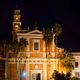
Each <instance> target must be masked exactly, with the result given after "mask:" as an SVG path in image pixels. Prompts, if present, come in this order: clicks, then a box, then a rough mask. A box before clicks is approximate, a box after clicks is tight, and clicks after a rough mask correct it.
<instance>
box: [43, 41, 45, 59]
mask: <svg viewBox="0 0 80 80" xmlns="http://www.w3.org/2000/svg"><path fill="white" fill-rule="evenodd" d="M43 57H44V58H45V57H46V52H45V41H44V40H43Z"/></svg>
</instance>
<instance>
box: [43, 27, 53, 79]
mask: <svg viewBox="0 0 80 80" xmlns="http://www.w3.org/2000/svg"><path fill="white" fill-rule="evenodd" d="M43 40H44V41H45V44H46V48H47V49H46V50H48V54H47V57H48V59H50V57H51V56H50V55H51V53H50V45H51V43H52V41H53V32H52V31H51V30H50V28H47V29H46V31H45V32H44V33H43ZM49 68H50V64H48V69H49ZM48 71H49V70H48ZM48 79H50V73H49V72H48Z"/></svg>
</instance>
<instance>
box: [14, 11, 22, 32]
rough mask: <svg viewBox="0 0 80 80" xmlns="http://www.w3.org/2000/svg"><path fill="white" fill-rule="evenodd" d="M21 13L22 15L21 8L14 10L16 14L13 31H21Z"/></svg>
mask: <svg viewBox="0 0 80 80" xmlns="http://www.w3.org/2000/svg"><path fill="white" fill-rule="evenodd" d="M20 19H21V15H20V10H14V15H13V31H15V32H19V31H20V29H21V22H20Z"/></svg>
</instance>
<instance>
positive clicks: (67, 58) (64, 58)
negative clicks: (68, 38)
mask: <svg viewBox="0 0 80 80" xmlns="http://www.w3.org/2000/svg"><path fill="white" fill-rule="evenodd" d="M58 58H59V61H60V63H61V65H62V67H64V68H66V72H71V71H72V70H73V69H74V66H73V62H74V61H75V59H74V57H73V55H72V53H70V52H69V51H64V52H63V53H62V54H60V53H59V54H58Z"/></svg>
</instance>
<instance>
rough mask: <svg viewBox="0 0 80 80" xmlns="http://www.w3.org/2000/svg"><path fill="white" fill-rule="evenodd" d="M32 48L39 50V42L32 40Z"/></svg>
mask: <svg viewBox="0 0 80 80" xmlns="http://www.w3.org/2000/svg"><path fill="white" fill-rule="evenodd" d="M34 50H39V43H38V42H34Z"/></svg>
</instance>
